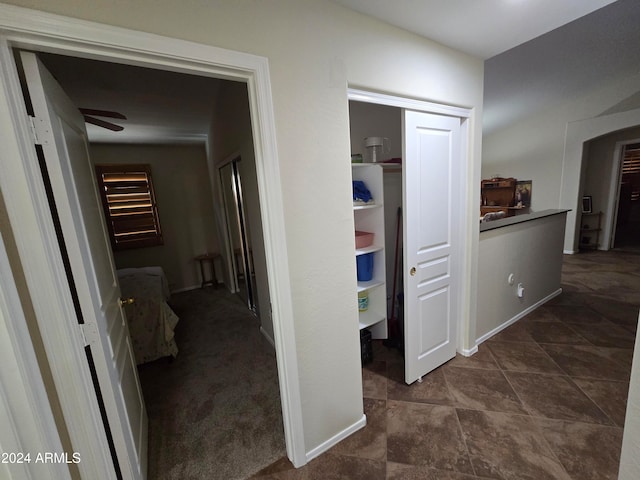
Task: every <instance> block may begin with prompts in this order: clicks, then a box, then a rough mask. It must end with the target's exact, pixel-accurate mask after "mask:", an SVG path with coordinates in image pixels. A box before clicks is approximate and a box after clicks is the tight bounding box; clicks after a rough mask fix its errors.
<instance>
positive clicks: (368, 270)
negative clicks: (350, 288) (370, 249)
mask: <svg viewBox="0 0 640 480" xmlns="http://www.w3.org/2000/svg"><path fill="white" fill-rule="evenodd" d="M356 267H357V270H358V281H359V282H368V281H369V280H371V279H372V278H373V253H365V254H364V255H358V256H357V257H356Z"/></svg>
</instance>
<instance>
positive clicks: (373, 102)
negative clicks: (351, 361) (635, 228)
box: [349, 90, 474, 384]
mask: <svg viewBox="0 0 640 480" xmlns="http://www.w3.org/2000/svg"><path fill="white" fill-rule="evenodd" d="M349 114H350V129H351V147H352V155H353V157H352V176H353V180H354V224H355V229H356V252H355V254H356V264H357V267H358V268H357V270H358V272H357V273H358V288H357V290H358V305H359V323H360V331H361V339H362V340H363V342H365V343H363V345H362V348H363V355H362V358H363V361H365V360H366V359H367V355H366V342H367V341H368V340H367V339H368V338H371V339H372V340H378V343H380V341H383V342H384V344H386V345H387V346H388V347H390V348H395V349H397V350H399V351H400V352H401V353H403V355H404V381H405V382H406V383H407V384H411V383H413V382H414V381H416V380H417V381H421V379H422V376H423V375H426V374H427V373H428V372H430V371H431V370H433V369H435V368H436V367H438V366H439V365H441V364H442V363H444V362H446V361H447V360H450V359H451V358H453V357H454V356H455V354H456V351H460V352H461V353H464V354H469V355H470V354H472V353H474V351H469V350H468V349H467V348H465V347H466V345H467V344H468V343H469V342H468V338H466V337H467V332H468V328H466V325H465V322H464V321H463V315H462V311H463V310H462V309H461V308H460V307H461V306H462V305H464V303H465V299H468V295H469V291H470V290H469V280H470V275H469V270H468V265H466V264H465V263H464V261H463V259H464V256H465V255H464V252H465V250H467V249H468V248H470V245H471V241H470V239H471V235H470V234H469V235H465V232H467V233H469V226H468V225H467V218H466V214H465V212H466V211H467V209H468V208H469V207H468V201H467V200H468V197H467V193H466V192H467V190H468V189H467V183H468V175H469V172H468V168H469V167H468V156H467V152H466V150H465V148H464V146H465V145H466V144H467V143H466V142H467V135H468V122H467V121H466V119H467V118H468V116H469V114H470V113H469V112H468V111H466V110H465V109H461V108H454V107H447V106H442V105H436V104H430V103H428V102H421V101H415V100H408V99H403V98H398V97H392V96H386V95H382V94H371V93H368V92H363V91H356V90H350V92H349ZM372 147H373V148H377V149H378V150H379V151H378V152H376V154H375V155H371V154H370V153H369V152H368V149H371V148H372ZM372 158H376V160H375V161H372V160H371V159H372ZM367 160H369V161H367ZM362 190H364V191H365V193H366V194H364V195H363V194H362V193H361V191H362ZM369 197H371V198H369ZM363 202H364V203H363ZM367 236H368V237H369V238H370V239H371V242H369V243H370V245H359V239H360V238H367ZM366 257H369V259H368V263H367V261H362V258H365V259H366ZM367 264H368V265H369V269H370V270H372V271H373V273H372V274H371V273H370V272H368V271H367V270H366V269H364V268H363V269H362V270H364V273H365V275H361V266H362V265H367ZM367 273H370V274H369V275H367ZM361 297H364V302H362V304H361ZM367 332H368V333H367ZM463 332H464V333H463Z"/></svg>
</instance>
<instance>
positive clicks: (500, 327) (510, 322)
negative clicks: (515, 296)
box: [463, 288, 562, 355]
mask: <svg viewBox="0 0 640 480" xmlns="http://www.w3.org/2000/svg"><path fill="white" fill-rule="evenodd" d="M561 293H562V288H559V289H557V290H556V291H555V292H553V293H551V294H549V295H547V296H546V297H544V298H543V299H542V300H539V301H538V302H536V303H534V304H533V305H531V306H530V307H528V308H526V309H524V310H523V311H522V312H520V313H518V314H517V315H515V316H514V317H512V318H510V319H509V320H507V321H506V322H504V323H503V324H501V325H498V326H497V327H496V328H494V329H493V330H491V331H490V332H488V333H485V334H484V335H482V336H481V337H480V338H478V339H476V345H480V344H481V343H482V342H484V341H485V340H488V339H489V338H491V337H493V336H494V335H496V334H497V333H500V332H501V331H502V330H504V329H505V328H507V327H508V326H510V325H513V324H514V323H516V322H517V321H518V320H520V319H521V318H522V317H524V316H525V315H528V314H529V313H531V312H533V311H534V310H535V309H536V308H538V307H539V306H541V305H543V304H545V303H547V302H548V301H549V300H551V299H552V298H554V297H557V296H558V295H560V294H561ZM463 355H464V354H463Z"/></svg>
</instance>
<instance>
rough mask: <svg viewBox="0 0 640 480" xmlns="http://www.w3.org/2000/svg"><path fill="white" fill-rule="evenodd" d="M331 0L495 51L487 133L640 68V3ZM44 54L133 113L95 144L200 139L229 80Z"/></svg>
mask: <svg viewBox="0 0 640 480" xmlns="http://www.w3.org/2000/svg"><path fill="white" fill-rule="evenodd" d="M331 1H334V2H338V3H340V4H343V5H346V6H349V7H350V8H354V9H358V10H363V11H365V10H366V11H367V13H369V14H372V15H375V16H379V17H380V18H382V19H384V20H385V21H388V22H389V23H394V24H398V25H399V26H402V27H403V28H407V29H411V30H414V31H417V32H418V33H419V34H421V35H424V36H427V37H429V38H431V39H435V40H437V41H439V42H441V43H443V44H446V45H449V46H451V47H453V48H456V49H459V50H463V51H466V52H469V53H471V54H473V55H479V56H481V57H482V58H487V57H490V58H488V59H487V60H486V61H485V81H484V85H485V98H484V119H483V129H484V133H485V134H487V133H491V132H493V131H495V130H496V129H499V128H501V127H503V126H505V125H507V124H509V122H514V121H517V120H519V119H521V118H522V117H524V116H525V115H531V114H532V113H535V112H536V111H538V110H540V109H542V108H546V107H548V106H549V105H552V104H553V103H554V102H558V101H560V100H561V99H564V98H567V97H568V96H571V95H579V94H580V93H581V92H585V91H589V90H590V89H593V88H594V87H597V86H598V85H599V84H602V83H603V82H606V81H607V80H608V79H611V78H614V76H615V75H621V74H628V73H634V72H636V73H640V48H639V47H640V27H639V26H640V1H639V0H618V1H617V2H613V3H612V2H611V0H395V1H393V2H391V1H388V0H331ZM606 4H609V5H608V6H605V7H604V8H600V9H598V8H599V7H601V6H603V5H606ZM594 9H597V10H595V11H594ZM588 12H593V13H590V14H589V13H588ZM585 14H587V15H586V16H584V15H585ZM578 17H580V18H578ZM575 18H578V20H575V21H573V22H571V23H569V24H567V25H564V26H562V27H561V28H556V27H558V26H559V25H561V24H563V23H566V22H569V21H571V20H573V19H575ZM544 32H547V33H544ZM533 37H536V38H534V39H533V40H531V38H533ZM523 42H524V43H523ZM500 52H502V53H500ZM496 53H497V55H496ZM43 58H44V61H45V64H46V65H47V66H48V67H49V69H50V70H51V71H52V73H53V74H54V75H55V76H56V78H58V81H59V82H60V83H61V84H62V86H63V87H64V89H65V90H66V91H67V93H68V94H69V96H70V97H71V99H72V100H73V101H74V102H75V103H76V105H78V106H79V107H85V108H94V109H103V110H114V111H119V112H121V113H123V114H125V115H126V116H127V120H122V121H116V123H120V124H121V125H123V126H124V127H125V130H124V131H123V132H117V133H114V132H110V131H109V130H105V129H103V128H99V127H94V126H92V125H88V126H87V127H88V128H87V129H88V133H89V138H90V139H91V141H94V142H142V141H150V139H153V141H156V142H158V141H164V142H175V141H192V140H200V141H201V140H203V138H204V136H205V135H207V133H208V128H209V122H210V116H211V111H212V107H213V105H214V102H215V101H216V96H217V89H218V86H219V82H221V81H223V80H216V79H212V78H205V77H199V76H193V75H183V74H178V73H172V72H164V71H159V70H151V69H145V68H140V67H131V66H126V65H118V64H111V63H106V62H97V61H92V60H82V59H72V58H68V57H59V56H55V55H46V54H43ZM639 90H640V87H639ZM629 102H630V103H631V104H633V105H635V104H638V106H640V95H639V96H636V97H633V98H630V99H628V102H627V105H626V107H628V106H629V105H628V104H629ZM633 105H632V106H633ZM106 120H108V119H106Z"/></svg>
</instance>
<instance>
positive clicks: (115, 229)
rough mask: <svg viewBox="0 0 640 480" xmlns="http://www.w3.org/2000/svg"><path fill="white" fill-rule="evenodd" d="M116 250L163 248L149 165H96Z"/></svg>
mask: <svg viewBox="0 0 640 480" xmlns="http://www.w3.org/2000/svg"><path fill="white" fill-rule="evenodd" d="M96 173H97V175H98V186H99V189H100V196H101V197H102V204H103V206H104V213H105V216H106V219H107V227H108V228H109V235H110V236H111V244H112V245H113V248H114V250H123V249H127V248H139V247H150V246H154V245H162V244H163V241H162V231H161V229H160V220H159V218H158V208H157V205H156V199H155V195H154V192H153V183H152V181H151V167H150V166H149V165H96Z"/></svg>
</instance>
